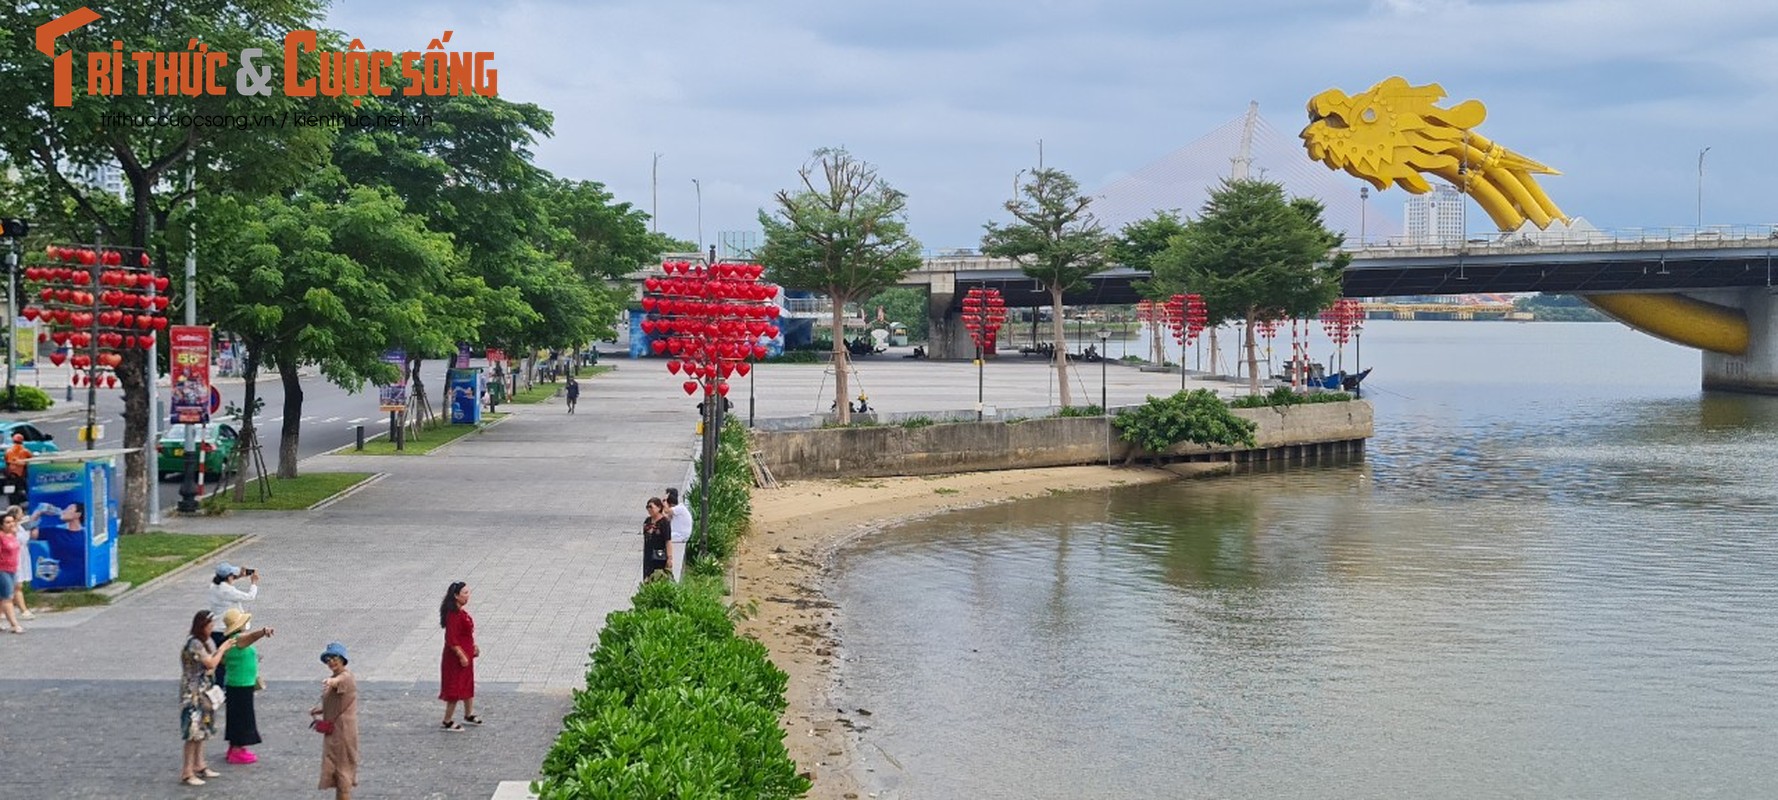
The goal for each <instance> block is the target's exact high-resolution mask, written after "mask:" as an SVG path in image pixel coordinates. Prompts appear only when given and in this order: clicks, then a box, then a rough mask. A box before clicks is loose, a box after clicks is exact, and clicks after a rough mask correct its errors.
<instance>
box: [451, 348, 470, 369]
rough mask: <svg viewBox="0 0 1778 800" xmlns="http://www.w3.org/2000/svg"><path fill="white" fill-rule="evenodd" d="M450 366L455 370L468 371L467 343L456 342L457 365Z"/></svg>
mask: <svg viewBox="0 0 1778 800" xmlns="http://www.w3.org/2000/svg"><path fill="white" fill-rule="evenodd" d="M451 366H453V367H456V368H457V369H469V343H468V342H458V343H457V363H455V364H452V365H451Z"/></svg>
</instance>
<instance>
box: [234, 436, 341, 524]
mask: <svg viewBox="0 0 1778 800" xmlns="http://www.w3.org/2000/svg"><path fill="white" fill-rule="evenodd" d="M369 446H370V444H369V443H368V442H367V443H365V447H369ZM374 474H376V473H372V472H311V473H308V474H307V475H298V476H296V477H294V478H290V479H284V478H276V477H274V478H270V479H269V480H270V481H271V489H272V496H271V498H270V499H268V500H266V501H264V502H261V501H260V499H259V480H260V479H258V478H255V479H253V480H252V481H249V482H248V483H247V499H246V500H244V501H242V502H239V503H237V502H235V492H234V487H233V486H232V485H230V486H229V487H228V488H225V489H223V490H221V491H219V492H217V493H215V494H213V495H210V496H209V497H207V498H205V499H204V507H205V508H206V509H213V510H222V509H228V508H240V509H246V510H249V511H300V510H302V509H305V508H308V507H309V506H312V505H314V504H316V503H319V502H321V501H322V500H326V499H327V498H329V497H332V496H334V495H336V494H339V493H340V492H342V491H345V490H346V489H347V488H349V487H351V486H354V485H356V484H358V483H359V482H360V481H363V480H364V479H365V478H369V477H370V476H371V475H374Z"/></svg>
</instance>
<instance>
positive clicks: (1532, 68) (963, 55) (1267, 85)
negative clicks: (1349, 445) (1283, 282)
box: [327, 0, 1778, 252]
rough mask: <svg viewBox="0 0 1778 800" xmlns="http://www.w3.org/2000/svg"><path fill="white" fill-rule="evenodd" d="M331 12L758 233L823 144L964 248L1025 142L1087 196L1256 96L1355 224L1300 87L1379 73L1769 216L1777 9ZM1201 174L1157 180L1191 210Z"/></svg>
mask: <svg viewBox="0 0 1778 800" xmlns="http://www.w3.org/2000/svg"><path fill="white" fill-rule="evenodd" d="M327 25H328V26H329V27H331V28H334V29H336V30H340V31H342V32H344V33H346V34H348V35H350V36H355V37H359V38H362V39H363V40H364V42H365V44H366V46H367V47H369V48H370V49H376V50H395V51H397V52H399V51H402V50H409V49H413V50H421V49H424V47H425V44H426V42H427V41H428V40H430V39H432V38H434V37H437V36H438V35H439V34H440V33H441V32H442V31H445V30H451V31H453V32H454V33H453V37H452V41H451V46H452V47H453V48H458V49H463V50H491V51H493V52H494V53H495V54H496V60H495V63H494V66H495V67H497V68H498V69H499V70H500V76H499V93H500V96H501V97H503V98H506V99H509V100H514V101H522V102H530V103H536V104H538V105H540V106H542V107H544V108H546V109H549V110H550V111H552V112H553V113H554V114H555V131H554V136H553V138H551V139H549V140H547V141H544V142H540V143H539V144H538V145H537V147H536V150H535V152H536V158H537V162H538V163H539V164H540V165H541V166H543V167H545V168H547V169H549V170H550V171H552V172H554V173H555V174H557V175H559V176H562V177H566V178H573V179H581V180H592V181H598V182H601V183H603V184H605V185H606V186H608V187H609V188H610V189H611V190H612V191H613V192H614V193H615V194H616V195H617V197H618V199H620V200H624V201H628V202H631V203H633V204H634V205H635V206H636V207H638V208H640V209H642V210H643V211H645V212H649V211H652V210H653V209H655V208H657V206H656V205H655V202H656V201H655V200H654V199H653V195H651V190H658V198H659V199H658V215H657V216H658V220H657V224H658V227H659V229H660V230H661V231H662V232H665V233H670V234H672V235H674V236H677V237H680V238H684V239H694V240H695V239H698V238H699V231H700V227H701V231H702V239H703V240H704V241H705V242H707V243H714V242H715V241H716V239H717V233H718V232H719V231H746V230H755V231H756V230H757V229H758V227H759V225H758V222H757V214H758V212H759V210H760V209H762V208H770V207H771V205H772V203H773V195H774V193H776V192H777V191H779V190H781V189H788V188H793V187H794V186H795V185H796V182H797V170H798V169H799V168H800V167H801V166H802V165H803V164H804V163H805V162H806V161H807V160H808V159H809V157H810V154H811V152H812V151H813V150H815V149H816V148H820V147H827V146H844V147H846V148H847V149H848V150H850V151H851V152H852V153H853V154H854V155H855V156H858V157H860V158H862V159H865V160H867V161H869V162H871V163H873V164H875V165H876V166H877V168H878V170H879V173H880V174H881V175H882V176H883V177H884V178H885V179H887V180H888V181H889V182H890V183H891V184H892V185H893V186H894V187H895V188H896V189H898V190H900V191H902V192H904V193H906V194H907V195H908V199H909V222H910V224H911V227H912V229H913V232H914V235H915V236H916V237H918V238H919V239H920V241H921V243H922V245H923V246H924V247H925V248H926V249H927V250H928V251H929V252H932V251H941V250H947V249H953V248H973V247H976V246H978V245H979V243H980V239H981V233H982V226H983V224H984V223H987V222H989V221H1005V220H1006V218H1007V217H1006V214H1005V212H1004V210H1003V209H1002V207H1001V206H1002V203H1004V202H1005V201H1006V200H1007V198H1008V197H1009V196H1010V194H1011V191H1012V187H1013V182H1014V180H1015V178H1016V176H1017V175H1018V173H1019V170H1021V169H1028V168H1031V167H1034V166H1036V165H1037V162H1038V158H1039V148H1040V145H1039V142H1040V140H1041V142H1042V144H1041V149H1042V159H1043V165H1044V166H1046V167H1054V168H1060V169H1063V170H1065V171H1067V172H1068V173H1070V174H1071V175H1073V176H1074V177H1075V178H1076V179H1077V180H1078V181H1079V182H1080V184H1081V186H1082V189H1083V191H1085V192H1086V193H1087V194H1089V195H1094V194H1097V193H1099V192H1101V191H1104V190H1105V188H1106V187H1110V186H1115V185H1117V183H1118V181H1119V180H1120V179H1124V178H1127V177H1128V176H1130V175H1131V174H1132V173H1137V172H1139V171H1140V170H1142V169H1143V168H1145V167H1151V166H1152V165H1155V164H1156V163H1157V162H1163V160H1164V159H1166V158H1167V157H1168V156H1169V155H1173V156H1174V157H1175V158H1178V151H1179V150H1180V149H1181V148H1185V147H1186V146H1187V145H1191V144H1193V143H1194V142H1198V143H1199V144H1200V147H1198V148H1197V149H1196V150H1194V151H1192V152H1195V153H1198V154H1199V155H1200V156H1202V154H1203V153H1204V152H1205V151H1213V150H1219V149H1227V150H1230V151H1231V152H1228V153H1227V154H1226V156H1223V155H1214V154H1212V155H1214V157H1213V158H1209V160H1208V162H1207V163H1215V162H1219V161H1226V160H1227V159H1228V158H1232V157H1233V156H1234V155H1235V153H1234V152H1232V150H1233V148H1234V147H1236V146H1237V143H1238V141H1239V136H1238V135H1237V136H1229V135H1227V134H1226V131H1228V130H1238V129H1239V127H1240V126H1239V124H1238V123H1237V124H1236V125H1234V126H1233V127H1232V128H1231V127H1229V126H1230V123H1232V122H1236V121H1237V120H1239V119H1240V118H1241V117H1243V115H1244V114H1245V113H1246V111H1247V108H1248V104H1249V102H1252V101H1257V102H1258V104H1259V114H1260V116H1261V117H1262V118H1263V120H1264V122H1265V125H1266V129H1267V130H1268V131H1269V134H1268V144H1267V146H1265V147H1263V148H1258V149H1259V150H1260V151H1261V152H1263V157H1259V156H1256V160H1255V167H1256V169H1263V170H1266V172H1264V173H1263V174H1264V175H1265V176H1266V177H1274V178H1276V177H1282V176H1287V175H1288V176H1300V175H1303V174H1304V173H1305V170H1303V169H1302V168H1301V167H1302V166H1303V165H1305V164H1306V165H1309V166H1311V167H1313V168H1314V171H1317V172H1327V175H1326V176H1321V177H1320V179H1318V180H1316V181H1314V182H1307V181H1306V180H1304V179H1300V178H1292V179H1287V180H1285V181H1284V182H1285V184H1286V187H1287V188H1288V189H1291V190H1292V191H1293V192H1294V193H1297V194H1314V195H1316V196H1320V197H1321V198H1322V199H1323V201H1324V202H1326V203H1327V204H1328V206H1329V209H1330V213H1329V215H1328V219H1329V221H1330V223H1332V224H1334V225H1335V226H1336V227H1343V228H1346V229H1347V232H1348V235H1356V233H1357V231H1355V230H1351V228H1352V227H1354V224H1353V220H1354V218H1355V215H1358V214H1363V215H1364V217H1365V218H1366V219H1367V220H1368V221H1369V224H1373V225H1378V226H1382V227H1384V228H1387V227H1388V226H1390V225H1392V224H1393V225H1396V226H1399V219H1400V216H1401V210H1402V204H1403V201H1404V200H1405V199H1406V197H1407V195H1406V194H1404V193H1403V192H1402V191H1401V190H1400V189H1399V188H1396V189H1391V190H1389V191H1388V192H1384V193H1381V194H1373V195H1372V197H1371V198H1370V199H1369V200H1368V201H1366V202H1364V203H1363V206H1362V208H1363V210H1362V211H1360V210H1359V209H1360V201H1359V200H1358V199H1357V195H1358V190H1359V187H1360V185H1361V184H1360V182H1359V181H1357V180H1356V179H1354V178H1351V177H1349V176H1345V175H1339V174H1335V173H1331V172H1328V171H1327V170H1326V169H1325V168H1324V167H1322V166H1320V165H1318V164H1314V163H1312V162H1309V160H1308V157H1307V155H1306V154H1305V153H1304V152H1303V151H1302V149H1301V148H1300V146H1298V143H1297V141H1296V139H1295V136H1296V133H1297V131H1299V130H1300V129H1301V128H1302V127H1303V125H1304V124H1306V122H1307V119H1306V117H1305V115H1304V110H1303V109H1304V104H1305V103H1306V102H1307V100H1308V98H1309V97H1311V96H1312V95H1314V94H1316V93H1318V92H1321V91H1323V90H1325V89H1329V88H1340V89H1343V90H1345V91H1347V92H1349V93H1355V92H1359V91H1362V90H1364V89H1366V88H1368V87H1369V86H1371V85H1372V84H1374V83H1376V82H1378V81H1380V80H1382V79H1384V78H1387V77H1389V76H1392V75H1400V76H1402V77H1405V78H1407V79H1408V80H1409V81H1410V82H1412V83H1415V84H1423V83H1439V84H1441V85H1442V86H1443V87H1444V89H1445V91H1446V92H1447V93H1448V94H1449V95H1450V97H1449V100H1448V101H1447V102H1448V103H1455V102H1459V101H1462V100H1466V99H1472V98H1473V99H1477V100H1481V101H1482V102H1483V103H1485V104H1486V105H1487V107H1488V118H1487V120H1486V121H1485V122H1484V123H1483V124H1482V126H1481V127H1480V128H1479V129H1478V130H1479V132H1480V133H1482V134H1484V135H1486V136H1489V137H1491V138H1492V139H1494V140H1495V141H1496V142H1499V143H1500V144H1502V145H1504V146H1506V147H1509V148H1511V149H1513V150H1516V151H1518V152H1520V153H1523V154H1525V155H1527V156H1529V157H1531V158H1534V159H1537V160H1539V161H1542V162H1543V163H1545V164H1548V165H1550V166H1553V167H1555V168H1557V169H1559V170H1561V171H1562V173H1563V174H1562V175H1560V176H1552V177H1548V178H1546V179H1544V180H1543V186H1544V188H1545V189H1546V190H1547V191H1548V192H1549V193H1550V195H1551V196H1552V198H1553V199H1554V200H1555V201H1556V203H1557V204H1558V205H1560V206H1561V207H1562V208H1563V210H1564V211H1565V212H1567V213H1568V214H1570V215H1575V216H1581V217H1584V218H1586V219H1587V220H1588V221H1589V222H1591V223H1592V224H1594V225H1596V226H1598V227H1601V228H1606V229H1614V230H1622V229H1631V228H1662V227H1667V226H1685V227H1690V226H1693V225H1694V224H1695V223H1696V222H1697V221H1698V215H1699V195H1700V186H1701V188H1702V198H1703V202H1702V216H1703V221H1704V223H1705V224H1706V225H1716V224H1769V223H1774V222H1778V208H1774V203H1773V201H1772V200H1770V199H1769V197H1770V195H1769V194H1768V193H1767V192H1766V191H1763V190H1764V189H1765V187H1768V186H1774V185H1778V150H1775V149H1774V147H1773V145H1772V143H1771V140H1772V138H1773V131H1774V129H1778V125H1775V123H1778V4H1772V5H1767V4H1764V3H1755V2H1746V1H1743V2H1719V1H1718V0H1690V2H1685V3H1674V2H1670V0H1615V1H1614V2H1605V1H1604V0H1537V1H1535V2H1476V1H1470V2H1465V1H1463V0H1247V1H1246V2H1240V3H1204V2H1179V0H1115V1H1111V2H1087V1H1085V0H1077V1H1076V2H1058V1H1057V0H1017V1H1014V0H982V1H980V2H971V1H970V0H950V1H949V2H939V0H891V1H889V2H883V1H882V0H841V1H840V2H832V1H831V0H828V1H820V0H771V1H762V2H717V1H715V0H618V1H617V2H609V1H602V0H593V2H557V1H555V0H531V1H529V2H518V3H506V2H466V0H439V1H438V2H427V3H410V2H387V1H378V0H337V2H336V3H335V5H334V6H333V7H332V8H331V10H330V12H329V16H328V19H327ZM1218 130H1222V131H1225V134H1224V135H1221V136H1214V135H1211V134H1213V132H1215V131H1218ZM1705 147H1709V148H1710V150H1709V153H1708V155H1707V156H1706V157H1705V159H1704V166H1703V170H1702V178H1701V179H1700V170H1699V167H1698V163H1699V152H1700V150H1702V149H1703V148H1705ZM657 154H658V155H659V159H658V179H656V178H654V177H652V176H651V170H652V168H653V167H654V166H655V164H656V163H657V162H656V158H655V156H656V155H657ZM1199 160H1200V161H1203V160H1204V159H1203V158H1200V159H1199ZM1212 179H1213V178H1212V176H1201V177H1194V178H1191V179H1190V181H1191V182H1193V183H1197V184H1202V183H1207V182H1209V181H1210V180H1212ZM1330 179H1331V180H1330ZM694 180H695V181H696V183H695V184H694ZM1311 183H1312V185H1310V184H1311ZM1203 189H1204V187H1203V186H1202V185H1194V186H1182V188H1181V190H1180V195H1179V198H1178V201H1177V202H1171V201H1170V200H1169V199H1167V198H1157V199H1156V200H1155V202H1156V203H1157V204H1164V205H1163V206H1162V207H1180V208H1184V209H1185V210H1186V211H1187V212H1188V213H1189V212H1191V211H1194V210H1195V209H1196V206H1197V205H1198V203H1199V202H1201V197H1202V192H1203ZM700 195H701V200H700ZM1324 195H1325V196H1324ZM700 218H701V220H700ZM1391 218H1393V220H1395V221H1394V222H1391ZM1469 220H1470V227H1471V230H1486V229H1487V228H1488V223H1487V222H1486V217H1485V215H1483V214H1481V213H1480V212H1479V210H1477V211H1475V212H1474V213H1471V214H1470V215H1469ZM1358 224H1365V223H1364V222H1359V223H1358ZM1371 235H1373V236H1374V235H1375V231H1374V230H1373V231H1372V232H1371Z"/></svg>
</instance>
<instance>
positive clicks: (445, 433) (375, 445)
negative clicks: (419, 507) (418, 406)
mask: <svg viewBox="0 0 1778 800" xmlns="http://www.w3.org/2000/svg"><path fill="white" fill-rule="evenodd" d="M505 416H506V414H503V413H488V412H485V411H484V412H482V420H483V422H493V421H494V420H497V419H500V418H502V417H505ZM479 430H481V427H480V426H477V425H452V424H451V421H450V420H449V419H446V418H444V417H438V418H436V419H434V420H433V421H432V422H431V423H430V424H428V425H426V426H425V427H423V428H421V432H420V435H419V437H417V438H416V437H415V436H414V435H413V432H412V431H409V432H408V438H407V440H406V441H404V442H402V449H400V450H396V449H395V443H394V442H392V441H389V436H388V434H384V435H382V436H379V437H377V438H376V439H372V440H371V441H368V442H365V443H364V449H363V450H355V449H352V448H347V449H345V450H341V451H340V453H342V454H344V455H349V456H350V455H364V456H418V455H425V454H427V453H430V452H432V451H433V450H436V449H438V448H440V447H443V446H444V445H445V444H446V443H448V442H454V441H456V440H458V439H461V438H463V437H465V436H468V435H469V434H472V433H475V432H477V431H479Z"/></svg>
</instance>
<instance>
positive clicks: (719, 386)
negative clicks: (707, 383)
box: [716, 383, 728, 397]
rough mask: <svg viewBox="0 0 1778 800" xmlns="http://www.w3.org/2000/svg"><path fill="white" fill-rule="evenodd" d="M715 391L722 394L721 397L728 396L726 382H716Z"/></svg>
mask: <svg viewBox="0 0 1778 800" xmlns="http://www.w3.org/2000/svg"><path fill="white" fill-rule="evenodd" d="M716 393H717V394H720V395H722V396H723V397H728V384H726V383H719V384H717V385H716Z"/></svg>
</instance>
